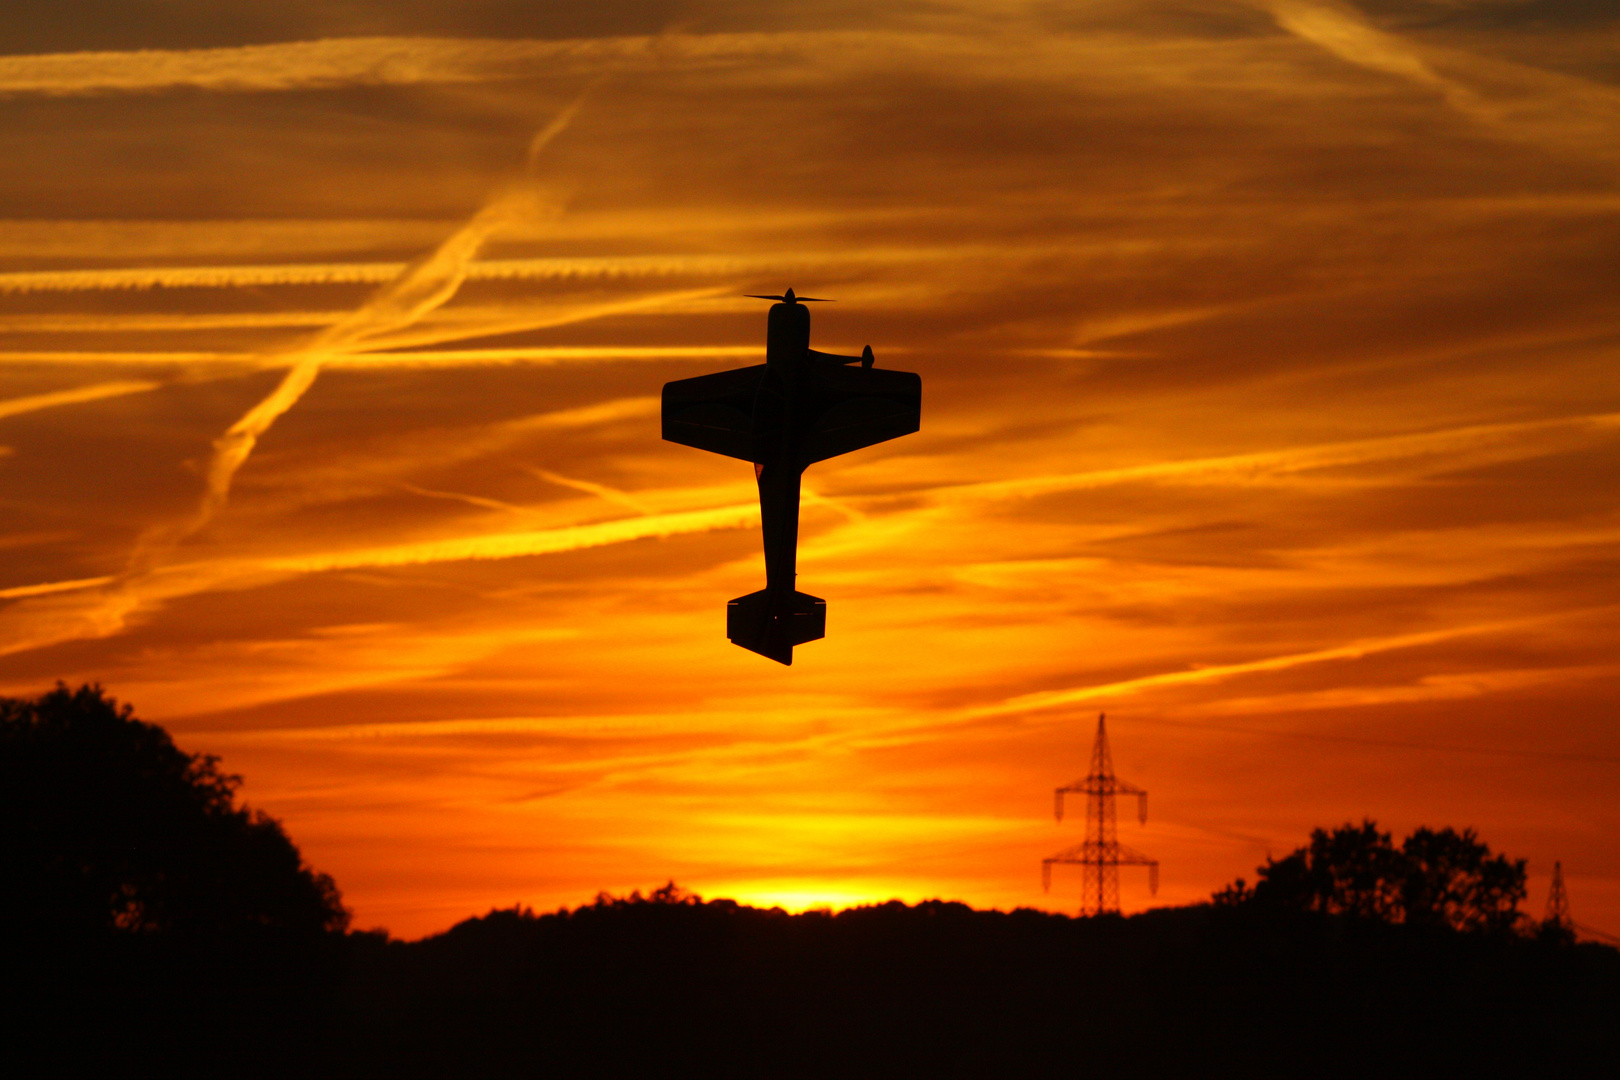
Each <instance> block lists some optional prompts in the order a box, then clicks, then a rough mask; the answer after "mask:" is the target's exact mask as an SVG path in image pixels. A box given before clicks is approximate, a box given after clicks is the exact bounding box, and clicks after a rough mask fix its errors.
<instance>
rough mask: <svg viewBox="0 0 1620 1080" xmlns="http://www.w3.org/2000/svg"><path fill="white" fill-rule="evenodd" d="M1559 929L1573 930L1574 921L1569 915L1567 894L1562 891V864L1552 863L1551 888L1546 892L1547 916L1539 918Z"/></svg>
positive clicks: (1571, 931)
mask: <svg viewBox="0 0 1620 1080" xmlns="http://www.w3.org/2000/svg"><path fill="white" fill-rule="evenodd" d="M1541 921H1542V922H1543V923H1544V924H1545V923H1551V924H1552V925H1553V926H1556V927H1558V929H1560V930H1566V931H1569V932H1570V933H1574V932H1575V921H1574V920H1573V919H1571V918H1570V917H1569V894H1568V893H1566V892H1565V891H1564V864H1563V863H1561V862H1555V863H1553V879H1552V888H1551V889H1549V890H1548V892H1547V917H1546V918H1544V919H1542V920H1541Z"/></svg>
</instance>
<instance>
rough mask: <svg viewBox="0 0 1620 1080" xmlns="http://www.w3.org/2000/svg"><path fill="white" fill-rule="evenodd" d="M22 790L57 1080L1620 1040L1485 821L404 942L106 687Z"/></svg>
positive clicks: (14, 988)
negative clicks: (1168, 881) (1197, 866)
mask: <svg viewBox="0 0 1620 1080" xmlns="http://www.w3.org/2000/svg"><path fill="white" fill-rule="evenodd" d="M0 779H3V780H4V781H5V782H6V786H5V788H4V791H3V793H0V851H3V852H4V855H5V863H4V868H3V869H4V874H5V879H4V882H3V884H4V897H3V898H0V903H4V904H5V905H6V908H5V911H6V913H7V916H8V919H7V922H6V923H5V925H4V927H3V929H0V945H3V948H4V959H5V961H6V973H7V976H8V978H7V980H6V981H5V983H4V986H5V994H6V1000H5V1002H4V1009H3V1010H0V1015H3V1017H4V1023H5V1026H6V1031H5V1032H4V1033H3V1035H4V1038H5V1045H6V1046H7V1049H8V1052H9V1056H10V1057H11V1058H13V1059H15V1060H28V1061H33V1062H35V1063H36V1066H35V1067H36V1069H37V1070H38V1071H41V1072H51V1073H63V1074H90V1073H96V1074H128V1075H143V1076H144V1075H162V1076H191V1075H197V1076H217V1075H235V1076H258V1075H265V1076H271V1075H274V1076H296V1077H322V1076H331V1077H372V1076H375V1077H390V1078H399V1077H424V1078H425V1077H547V1076H557V1077H571V1076H624V1075H630V1074H633V1073H662V1074H673V1075H681V1076H685V1075H694V1076H704V1077H778V1076H780V1077H798V1076H804V1077H811V1076H814V1077H824V1076H840V1077H843V1076H852V1077H859V1076H903V1077H910V1076H975V1077H977V1076H987V1075H1012V1076H1035V1075H1045V1074H1047V1073H1062V1074H1071V1073H1078V1074H1080V1075H1097V1076H1103V1075H1109V1074H1113V1073H1117V1072H1129V1073H1131V1074H1133V1075H1147V1076H1160V1075H1163V1076H1168V1075H1195V1076H1225V1075H1238V1074H1243V1075H1261V1076H1285V1075H1286V1076H1300V1075H1308V1076H1318V1077H1320V1076H1356V1077H1362V1076H1366V1075H1370V1074H1373V1073H1380V1072H1384V1073H1397V1074H1403V1075H1404V1074H1410V1073H1416V1072H1419V1071H1427V1072H1434V1073H1437V1074H1440V1075H1447V1076H1451V1075H1480V1076H1494V1075H1506V1074H1509V1073H1512V1074H1517V1075H1544V1074H1547V1073H1550V1072H1556V1071H1558V1070H1559V1069H1561V1068H1565V1067H1573V1066H1575V1065H1581V1064H1584V1063H1586V1062H1590V1061H1597V1060H1605V1059H1609V1060H1612V1058H1613V1055H1614V1053H1615V1051H1616V1050H1620V1030H1617V1027H1616V1025H1615V1024H1614V1023H1613V1017H1614V1016H1615V1015H1616V1011H1617V1008H1620V952H1617V951H1616V950H1614V949H1612V948H1608V947H1605V946H1598V945H1591V944H1576V943H1573V942H1572V941H1570V940H1569V939H1568V937H1567V935H1563V936H1561V935H1558V934H1547V933H1536V932H1533V931H1534V930H1535V928H1534V927H1533V926H1527V925H1524V924H1523V922H1524V921H1523V920H1521V919H1519V918H1518V915H1517V905H1518V903H1519V902H1520V900H1521V899H1522V897H1523V870H1524V868H1523V863H1522V862H1517V861H1514V860H1510V859H1506V858H1504V857H1502V856H1499V855H1496V856H1493V855H1491V853H1490V851H1489V848H1488V847H1486V846H1485V845H1484V844H1483V842H1481V841H1479V839H1478V838H1477V837H1475V836H1474V835H1473V834H1472V833H1471V832H1469V831H1467V830H1464V831H1463V832H1460V833H1459V832H1457V831H1455V830H1450V829H1442V830H1428V829H1424V830H1418V831H1417V832H1415V833H1414V834H1413V835H1412V836H1411V837H1409V838H1408V839H1407V840H1406V841H1405V842H1404V843H1403V844H1402V845H1400V846H1396V845H1395V844H1394V843H1393V841H1392V839H1391V838H1390V836H1389V835H1388V834H1386V833H1382V832H1380V831H1379V830H1378V829H1377V827H1376V826H1375V825H1374V824H1373V823H1372V822H1365V823H1363V824H1362V825H1360V826H1355V825H1346V826H1343V827H1342V828H1340V829H1337V830H1332V831H1327V830H1318V831H1317V832H1316V833H1314V834H1313V835H1312V837H1311V840H1310V843H1309V844H1308V845H1306V846H1305V847H1302V848H1300V849H1299V850H1298V851H1296V852H1294V853H1293V854H1291V855H1289V856H1287V857H1285V858H1283V859H1280V860H1268V863H1267V865H1266V866H1264V867H1261V868H1260V873H1259V881H1258V883H1257V884H1256V885H1255V886H1254V887H1253V888H1250V887H1249V886H1248V885H1247V884H1246V883H1244V882H1242V881H1239V882H1237V883H1235V884H1234V885H1233V886H1231V887H1229V888H1227V889H1224V890H1222V891H1221V892H1220V893H1218V894H1217V895H1216V897H1215V898H1214V900H1213V901H1212V902H1211V903H1206V904H1199V905H1193V906H1190V907H1182V908H1163V909H1157V910H1153V911H1149V912H1146V913H1143V914H1140V915H1134V916H1131V917H1129V918H1122V917H1119V916H1103V917H1096V918H1071V917H1068V916H1065V915H1057V914H1051V913H1047V912H1041V911H1034V910H1027V909H1025V910H1018V911H1012V912H1001V911H977V910H974V909H972V908H969V907H967V906H966V905H963V904H959V903H948V902H943V901H937V900H935V901H928V902H925V903H921V904H917V905H912V906H908V905H905V904H902V903H899V902H898V901H896V902H891V903H887V904H877V905H872V906H866V907H859V908H853V909H849V910H846V911H841V912H838V913H836V914H833V913H830V912H816V911H812V912H806V913H802V914H789V913H786V912H783V911H781V910H778V909H771V910H762V909H758V908H752V907H747V906H743V905H739V904H736V903H734V902H732V901H729V900H711V901H704V900H702V899H701V898H699V897H697V896H695V895H692V894H690V893H687V892H685V891H684V890H682V889H680V888H679V887H677V886H676V885H674V884H673V883H670V884H668V885H666V886H664V887H663V888H661V889H658V890H655V891H653V892H652V893H651V894H649V895H646V896H642V895H640V894H632V895H631V896H629V897H611V896H607V895H602V896H599V897H598V898H597V899H596V901H595V902H593V903H591V904H587V905H584V906H582V907H579V908H576V909H573V910H561V911H557V912H553V913H547V914H536V913H535V912H533V911H530V910H527V909H521V908H513V909H508V910H496V911H491V912H489V913H488V914H486V915H483V916H479V917H476V918H471V919H467V920H465V921H464V922H461V923H459V924H457V925H456V926H454V927H452V928H451V929H450V930H448V931H446V932H445V933H442V934H438V935H434V936H432V937H429V938H425V939H423V940H421V941H415V942H401V941H394V940H390V939H389V938H388V937H387V935H386V934H384V933H381V932H358V933H357V932H351V931H347V930H346V929H345V925H346V919H347V915H346V913H345V912H344V911H343V909H342V906H341V903H340V902H339V899H338V894H337V891H336V888H335V886H333V885H332V884H331V882H330V880H329V879H326V878H324V877H323V876H322V875H320V874H318V873H316V872H315V871H313V870H311V869H310V868H308V867H307V866H305V865H304V864H303V862H302V860H301V859H300V858H299V856H298V852H297V848H296V847H294V846H293V844H292V842H291V841H290V840H289V839H288V838H287V837H286V835H285V833H284V832H283V831H282V830H281V828H280V826H279V825H277V824H276V823H275V822H274V821H273V820H272V819H270V818H267V817H265V816H264V815H262V814H254V813H252V812H250V811H249V810H247V809H246V808H244V807H240V806H238V805H237V804H236V801H235V797H234V792H235V781H234V779H233V778H231V777H228V776H225V775H224V774H222V773H220V772H219V770H218V767H217V762H215V761H213V760H212V759H209V758H202V757H195V756H190V755H186V754H184V753H182V752H181V751H179V750H178V749H177V748H176V747H174V745H173V743H172V742H171V741H170V740H169V739H168V736H167V735H166V734H165V733H163V732H162V730H161V729H159V728H156V727H155V726H153V725H149V724H143V723H141V722H140V721H138V720H135V719H134V717H133V716H132V714H131V712H130V710H129V709H128V708H127V707H120V706H118V705H117V703H116V702H114V701H113V700H112V699H110V698H108V697H107V696H106V695H104V694H103V693H102V692H101V691H100V690H99V689H97V688H93V687H91V688H82V689H80V690H78V691H69V690H68V689H66V688H65V687H58V688H57V689H56V690H55V691H52V692H51V693H49V694H46V695H44V696H42V697H41V698H38V699H32V700H28V701H11V700H0ZM1527 931H1530V932H1527ZM64 1032H65V1033H67V1034H66V1035H65V1036H64V1034H63V1033H64Z"/></svg>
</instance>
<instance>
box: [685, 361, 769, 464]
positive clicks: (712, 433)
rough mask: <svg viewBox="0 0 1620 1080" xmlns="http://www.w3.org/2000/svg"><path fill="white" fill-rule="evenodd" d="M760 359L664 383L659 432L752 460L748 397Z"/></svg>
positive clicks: (754, 390)
mask: <svg viewBox="0 0 1620 1080" xmlns="http://www.w3.org/2000/svg"><path fill="white" fill-rule="evenodd" d="M764 377H765V365H764V364H758V365H756V366H754V367H745V368H736V369H734V370H732V371H717V372H715V373H714V374H713V375H699V376H698V377H697V378H695V379H677V380H675V381H674V382H667V383H665V384H664V438H666V439H668V440H669V441H670V442H674V443H680V444H681V445H682V446H695V447H697V448H698V449H699V450H707V451H709V452H710V453H711V454H724V455H725V456H726V457H734V458H741V459H742V460H744V461H757V460H758V459H759V458H758V454H757V446H756V444H757V441H758V439H757V437H756V435H755V432H754V419H753V415H754V399H755V396H756V395H757V394H758V392H759V384H760V380H762V379H763V378H764Z"/></svg>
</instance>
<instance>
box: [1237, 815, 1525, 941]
mask: <svg viewBox="0 0 1620 1080" xmlns="http://www.w3.org/2000/svg"><path fill="white" fill-rule="evenodd" d="M1259 878H1260V879H1259V881H1258V882H1256V883H1255V886H1254V888H1252V889H1251V888H1249V887H1248V885H1247V883H1246V882H1244V880H1243V879H1242V878H1239V879H1238V880H1237V881H1236V882H1234V883H1233V884H1232V885H1230V886H1228V887H1226V888H1225V889H1222V890H1221V891H1220V892H1218V893H1216V894H1215V896H1214V900H1215V903H1216V904H1217V905H1222V906H1230V905H1239V904H1252V905H1255V906H1257V907H1262V908H1264V907H1273V908H1294V909H1300V910H1306V911H1320V912H1325V913H1327V914H1332V915H1350V916H1356V917H1359V918H1365V919H1377V920H1380V921H1383V922H1404V923H1409V924H1412V925H1415V926H1443V927H1449V928H1450V929H1453V930H1467V931H1493V932H1497V931H1504V930H1509V929H1512V928H1513V927H1514V926H1515V925H1516V924H1517V923H1518V921H1519V919H1520V914H1519V910H1518V906H1519V902H1520V901H1521V900H1523V899H1524V897H1525V860H1523V859H1517V860H1511V859H1509V858H1507V856H1505V855H1497V856H1495V857H1494V858H1493V857H1492V856H1491V849H1490V847H1489V846H1488V845H1486V844H1484V843H1482V842H1481V841H1480V840H1479V838H1478V837H1477V836H1476V835H1475V834H1474V831H1473V830H1472V829H1464V830H1463V831H1462V832H1460V833H1459V832H1457V831H1456V830H1455V829H1451V828H1445V829H1441V830H1439V831H1436V830H1433V829H1429V828H1420V829H1417V830H1416V831H1414V832H1413V833H1412V835H1410V836H1408V837H1407V838H1406V840H1405V841H1404V842H1403V843H1402V844H1401V846H1400V847H1399V848H1397V847H1395V845H1394V844H1393V843H1392V841H1391V837H1390V834H1389V833H1387V832H1380V831H1379V829H1378V826H1377V824H1376V823H1375V822H1373V821H1371V820H1367V821H1363V822H1362V823H1361V824H1360V825H1351V824H1345V825H1342V826H1340V827H1339V828H1337V829H1334V830H1333V831H1332V832H1328V831H1327V830H1325V829H1317V830H1315V831H1314V832H1312V833H1311V842H1310V844H1309V845H1307V846H1305V847H1302V848H1298V849H1296V850H1295V851H1294V852H1293V853H1292V854H1290V855H1287V856H1285V857H1283V858H1281V859H1267V860H1266V865H1264V866H1262V867H1260V868H1259Z"/></svg>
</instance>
